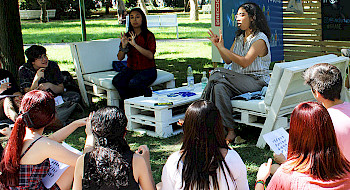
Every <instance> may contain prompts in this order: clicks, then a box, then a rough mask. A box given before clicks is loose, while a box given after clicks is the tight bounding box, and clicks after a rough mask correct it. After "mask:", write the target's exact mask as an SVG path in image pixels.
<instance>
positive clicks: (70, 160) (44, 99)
mask: <svg viewBox="0 0 350 190" xmlns="http://www.w3.org/2000/svg"><path fill="white" fill-rule="evenodd" d="M55 113H56V112H55V100H54V97H53V96H52V94H51V93H49V92H46V91H41V90H33V91H30V92H28V93H27V94H26V95H25V96H24V97H23V100H22V103H21V106H20V113H19V116H18V118H17V119H16V122H15V125H14V127H13V129H12V132H11V136H10V138H9V140H8V143H7V146H6V148H5V151H4V153H3V157H2V160H1V162H0V171H1V174H0V189H46V188H45V187H44V184H43V183H42V178H43V177H45V176H46V174H47V173H48V171H49V169H50V161H49V158H52V159H55V160H57V161H59V162H62V163H65V164H68V165H70V167H69V168H68V169H67V170H66V171H65V172H64V173H63V174H62V176H61V177H60V179H59V180H58V181H57V182H56V183H55V184H54V185H53V187H52V188H51V189H70V188H71V185H72V182H73V174H74V167H75V163H76V161H77V159H78V157H79V155H78V154H75V153H73V152H71V151H69V150H67V149H66V148H65V147H63V146H62V145H61V144H60V142H62V141H63V140H64V139H66V138H67V137H68V136H69V135H70V134H71V133H72V132H74V131H75V130H76V129H77V128H78V127H81V126H85V124H86V118H83V119H80V120H77V121H74V122H72V123H71V124H69V125H68V126H66V127H64V128H62V129H60V130H59V131H57V132H55V133H53V134H52V135H50V136H48V137H45V136H43V135H42V134H43V131H44V129H45V127H46V126H48V125H49V124H51V122H52V121H54V119H55Z"/></svg>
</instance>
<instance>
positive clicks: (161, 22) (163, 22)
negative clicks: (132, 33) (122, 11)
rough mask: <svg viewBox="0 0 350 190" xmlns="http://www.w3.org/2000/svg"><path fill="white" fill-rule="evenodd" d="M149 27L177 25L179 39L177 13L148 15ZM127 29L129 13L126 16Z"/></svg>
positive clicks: (177, 30)
mask: <svg viewBox="0 0 350 190" xmlns="http://www.w3.org/2000/svg"><path fill="white" fill-rule="evenodd" d="M146 19H147V27H148V28H152V27H158V28H159V27H176V38H177V39H179V24H178V23H177V14H171V15H146ZM125 27H126V31H128V28H129V15H128V16H126V23H125Z"/></svg>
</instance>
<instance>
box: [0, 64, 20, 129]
mask: <svg viewBox="0 0 350 190" xmlns="http://www.w3.org/2000/svg"><path fill="white" fill-rule="evenodd" d="M0 95H15V97H6V98H0V120H7V119H10V120H11V121H9V122H8V123H12V122H15V121H16V119H17V117H18V114H17V113H18V109H19V106H20V105H21V100H22V94H21V92H20V89H19V87H18V85H17V82H16V79H15V78H14V77H13V75H12V74H11V73H10V72H9V71H7V70H5V69H2V62H1V59H0ZM0 132H1V131H0Z"/></svg>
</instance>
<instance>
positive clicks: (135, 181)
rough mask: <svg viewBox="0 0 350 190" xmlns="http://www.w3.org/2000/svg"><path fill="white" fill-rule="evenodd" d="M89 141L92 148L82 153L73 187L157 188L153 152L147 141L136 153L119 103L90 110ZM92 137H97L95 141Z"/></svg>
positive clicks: (74, 188) (92, 188) (95, 188)
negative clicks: (128, 137)
mask: <svg viewBox="0 0 350 190" xmlns="http://www.w3.org/2000/svg"><path fill="white" fill-rule="evenodd" d="M90 119H91V120H89V121H88V122H87V128H86V131H85V132H86V135H87V141H89V142H90V143H91V142H95V143H93V144H95V146H93V144H91V145H92V146H90V147H91V148H92V149H91V148H90V150H91V151H90V152H87V153H85V154H84V155H82V156H81V157H80V158H79V159H78V161H77V166H76V169H75V174H74V184H73V190H81V189H91V190H97V189H110V190H112V189H118V190H127V189H130V190H137V189H140V188H139V186H140V187H141V188H142V189H143V190H154V189H155V185H154V181H153V177H152V171H151V166H150V162H149V159H150V155H149V150H148V148H147V146H146V145H141V146H140V147H139V148H138V150H137V151H136V153H133V152H132V151H131V150H130V147H129V145H128V144H127V142H126V140H125V135H126V126H127V119H126V116H125V115H124V113H123V111H122V110H121V109H119V108H117V107H106V108H102V109H99V110H98V111H96V112H95V113H92V114H90ZM89 139H94V140H93V141H91V140H89Z"/></svg>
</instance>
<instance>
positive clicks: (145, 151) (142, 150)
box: [136, 145, 150, 162]
mask: <svg viewBox="0 0 350 190" xmlns="http://www.w3.org/2000/svg"><path fill="white" fill-rule="evenodd" d="M136 154H139V155H141V156H142V157H143V158H144V159H145V160H146V161H148V162H149V158H150V156H149V149H148V147H147V145H141V146H139V148H138V149H137V151H136Z"/></svg>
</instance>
